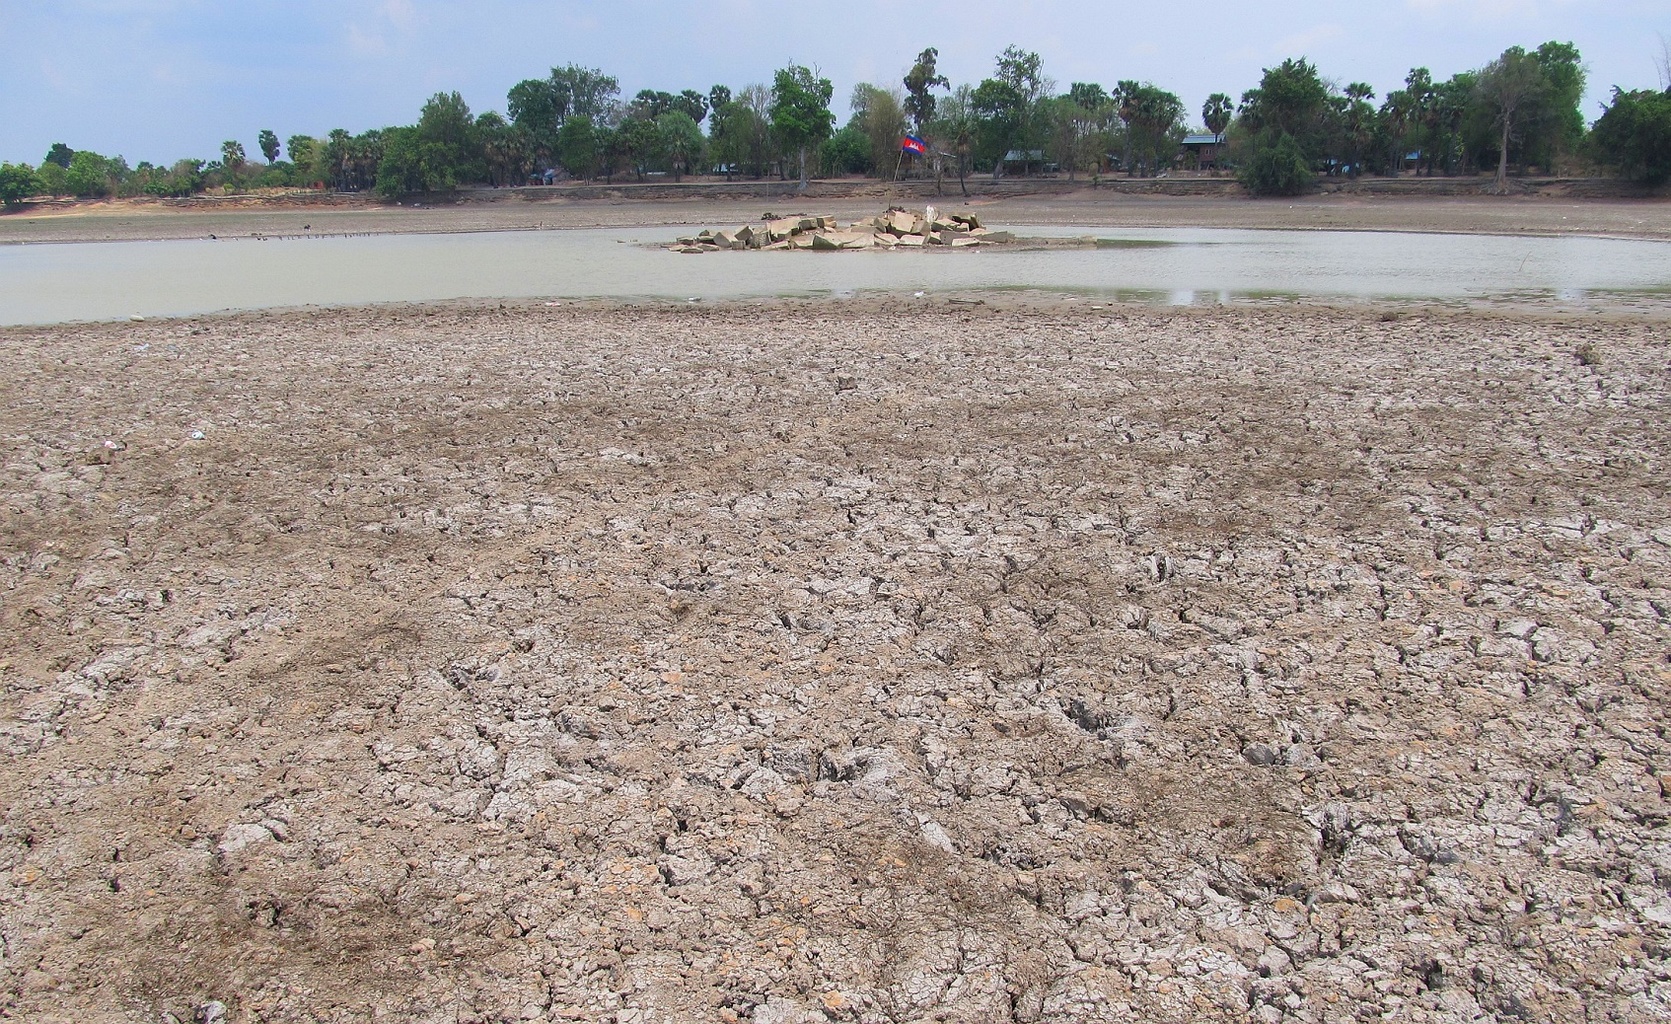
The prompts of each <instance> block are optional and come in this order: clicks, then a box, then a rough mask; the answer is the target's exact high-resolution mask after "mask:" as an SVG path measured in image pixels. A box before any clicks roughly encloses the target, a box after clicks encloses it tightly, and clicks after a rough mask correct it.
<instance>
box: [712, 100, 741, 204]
mask: <svg viewBox="0 0 1671 1024" xmlns="http://www.w3.org/2000/svg"><path fill="white" fill-rule="evenodd" d="M714 88H715V89H716V90H717V89H722V88H724V86H718V85H716V86H714ZM730 94H731V90H730V89H726V90H725V95H726V96H728V97H729V96H730ZM747 115H748V108H747V107H745V106H744V105H743V104H741V103H737V102H736V101H734V100H731V99H727V100H726V101H725V102H724V103H721V104H719V105H718V106H716V107H714V111H713V114H712V115H711V116H710V117H709V118H708V153H709V154H710V155H711V156H712V157H713V159H714V162H715V163H717V164H719V165H720V166H721V167H723V168H724V169H725V180H726V181H730V180H731V173H732V171H734V170H735V169H736V168H737V166H738V165H739V164H741V163H742V162H743V153H744V151H745V148H744V143H743V139H744V134H745V133H744V132H743V130H742V121H743V119H744V118H746V117H747Z"/></svg>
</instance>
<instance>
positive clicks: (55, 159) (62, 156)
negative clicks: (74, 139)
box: [41, 142, 75, 171]
mask: <svg viewBox="0 0 1671 1024" xmlns="http://www.w3.org/2000/svg"><path fill="white" fill-rule="evenodd" d="M74 159H75V150H73V149H71V148H70V147H68V146H66V145H64V144H63V143H62V142H54V143H53V144H52V148H51V149H49V150H47V151H46V159H45V160H42V161H41V163H43V164H57V165H58V166H59V167H62V168H63V169H64V170H66V171H67V170H69V169H70V161H71V160H74Z"/></svg>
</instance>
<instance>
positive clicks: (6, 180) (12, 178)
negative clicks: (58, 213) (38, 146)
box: [0, 164, 41, 206]
mask: <svg viewBox="0 0 1671 1024" xmlns="http://www.w3.org/2000/svg"><path fill="white" fill-rule="evenodd" d="M40 191H41V182H40V179H38V178H37V177H35V169H34V168H33V167H30V166H29V165H28V164H0V204H3V205H5V206H16V205H17V204H18V203H20V202H22V201H23V200H25V199H28V198H29V197H30V196H32V195H36V194H38V193H39V192H40Z"/></svg>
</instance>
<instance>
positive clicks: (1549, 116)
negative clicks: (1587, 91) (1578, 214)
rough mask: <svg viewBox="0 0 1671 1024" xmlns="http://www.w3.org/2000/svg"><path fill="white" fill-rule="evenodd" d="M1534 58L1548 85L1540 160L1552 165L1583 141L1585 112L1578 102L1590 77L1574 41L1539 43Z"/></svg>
mask: <svg viewBox="0 0 1671 1024" xmlns="http://www.w3.org/2000/svg"><path fill="white" fill-rule="evenodd" d="M1532 57H1533V59H1534V60H1536V61H1537V62H1538V67H1539V68H1541V69H1542V70H1543V80H1544V84H1545V91H1544V96H1543V99H1544V105H1545V111H1544V117H1543V118H1542V121H1543V127H1544V131H1543V132H1542V133H1540V134H1542V135H1543V136H1544V137H1543V139H1542V143H1543V144H1542V145H1541V146H1540V147H1539V149H1540V150H1541V153H1540V156H1541V158H1542V159H1541V160H1540V162H1541V163H1544V164H1546V165H1549V166H1551V167H1553V165H1554V164H1555V163H1556V162H1557V161H1558V160H1560V159H1561V158H1563V157H1565V156H1567V155H1568V154H1570V153H1573V152H1574V151H1576V150H1577V149H1578V148H1579V147H1580V146H1581V145H1582V144H1583V141H1584V114H1583V112H1582V111H1580V110H1579V104H1580V103H1582V102H1583V100H1584V87H1585V85H1586V84H1587V76H1586V75H1585V73H1584V63H1583V59H1582V58H1581V57H1580V56H1579V53H1578V47H1576V46H1574V45H1573V44H1571V43H1559V42H1555V41H1554V40H1551V41H1549V42H1547V43H1544V44H1543V45H1542V46H1539V47H1538V48H1537V50H1536V51H1534V52H1533V54H1532Z"/></svg>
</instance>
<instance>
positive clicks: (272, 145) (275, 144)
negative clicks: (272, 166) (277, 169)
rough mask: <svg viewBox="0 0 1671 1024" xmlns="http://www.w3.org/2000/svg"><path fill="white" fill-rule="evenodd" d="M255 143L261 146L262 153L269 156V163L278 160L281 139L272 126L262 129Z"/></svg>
mask: <svg viewBox="0 0 1671 1024" xmlns="http://www.w3.org/2000/svg"><path fill="white" fill-rule="evenodd" d="M255 144H256V145H258V146H260V147H261V155H262V156H264V157H266V158H267V162H268V163H273V162H275V161H277V160H278V158H279V140H278V136H277V135H276V134H274V133H273V130H272V129H271V128H263V129H261V133H260V134H259V135H257V136H256V139H255Z"/></svg>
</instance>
